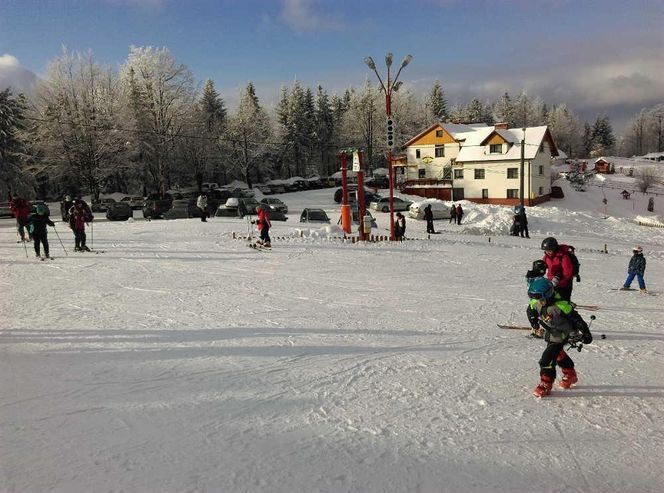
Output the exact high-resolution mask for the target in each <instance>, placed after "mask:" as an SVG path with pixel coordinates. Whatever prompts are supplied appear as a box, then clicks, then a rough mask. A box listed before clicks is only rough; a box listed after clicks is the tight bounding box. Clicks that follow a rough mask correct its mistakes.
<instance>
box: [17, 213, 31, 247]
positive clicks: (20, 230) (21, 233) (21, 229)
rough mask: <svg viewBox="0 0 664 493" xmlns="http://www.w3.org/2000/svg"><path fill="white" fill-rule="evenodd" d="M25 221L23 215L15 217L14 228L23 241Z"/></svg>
mask: <svg viewBox="0 0 664 493" xmlns="http://www.w3.org/2000/svg"><path fill="white" fill-rule="evenodd" d="M25 221H26V218H24V217H23V218H18V217H17V218H16V229H17V230H18V234H19V236H20V237H21V239H22V240H23V241H25V230H26V228H25ZM28 235H29V233H28Z"/></svg>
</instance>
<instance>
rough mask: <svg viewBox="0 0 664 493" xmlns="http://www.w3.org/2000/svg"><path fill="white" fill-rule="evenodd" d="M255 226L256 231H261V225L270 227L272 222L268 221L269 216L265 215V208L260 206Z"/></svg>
mask: <svg viewBox="0 0 664 493" xmlns="http://www.w3.org/2000/svg"><path fill="white" fill-rule="evenodd" d="M256 226H258V231H263V227H266V228H267V229H270V227H271V226H272V223H271V222H270V218H269V217H268V215H267V212H265V209H263V208H262V207H261V208H260V209H258V219H257V220H256Z"/></svg>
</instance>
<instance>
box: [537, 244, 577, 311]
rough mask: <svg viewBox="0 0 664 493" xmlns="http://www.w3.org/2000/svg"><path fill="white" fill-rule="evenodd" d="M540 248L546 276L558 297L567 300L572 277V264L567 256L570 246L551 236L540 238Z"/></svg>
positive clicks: (569, 294)
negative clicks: (559, 242) (542, 253)
mask: <svg viewBox="0 0 664 493" xmlns="http://www.w3.org/2000/svg"><path fill="white" fill-rule="evenodd" d="M542 250H544V257H543V258H542V260H544V262H546V266H547V269H548V270H547V273H546V277H547V279H549V281H551V284H553V287H554V289H555V290H556V292H558V293H559V294H560V297H561V298H562V299H564V300H567V301H569V300H570V298H571V297H572V281H573V279H574V264H573V263H572V259H571V257H570V256H569V253H570V247H569V246H568V245H559V244H558V240H556V239H555V238H553V237H549V238H544V240H542Z"/></svg>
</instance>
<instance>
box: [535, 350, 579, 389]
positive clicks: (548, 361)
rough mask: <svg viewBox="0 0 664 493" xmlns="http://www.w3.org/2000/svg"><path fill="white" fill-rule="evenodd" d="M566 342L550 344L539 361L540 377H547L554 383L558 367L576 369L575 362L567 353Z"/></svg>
mask: <svg viewBox="0 0 664 493" xmlns="http://www.w3.org/2000/svg"><path fill="white" fill-rule="evenodd" d="M564 347H565V343H564V342H549V343H547V345H546V349H545V350H544V352H542V357H541V358H540V360H539V366H540V376H546V377H549V378H550V379H551V381H552V382H553V381H554V380H555V379H556V365H558V366H559V367H561V368H570V369H571V368H574V361H572V358H570V357H569V355H568V354H567V353H566V352H565V349H564Z"/></svg>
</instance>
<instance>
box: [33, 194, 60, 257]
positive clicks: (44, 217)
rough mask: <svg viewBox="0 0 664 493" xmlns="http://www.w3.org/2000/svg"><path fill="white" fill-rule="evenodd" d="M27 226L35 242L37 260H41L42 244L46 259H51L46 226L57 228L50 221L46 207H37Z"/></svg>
mask: <svg viewBox="0 0 664 493" xmlns="http://www.w3.org/2000/svg"><path fill="white" fill-rule="evenodd" d="M27 226H28V231H29V232H31V234H32V239H33V240H34V242H35V254H36V256H37V258H41V255H40V253H39V250H40V244H41V245H44V258H50V257H49V254H48V253H49V252H48V231H47V229H46V226H55V224H53V221H51V220H50V219H49V217H48V214H47V213H46V207H44V206H43V205H41V204H39V205H37V207H36V208H35V212H33V213H32V214H30V216H28V219H27Z"/></svg>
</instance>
